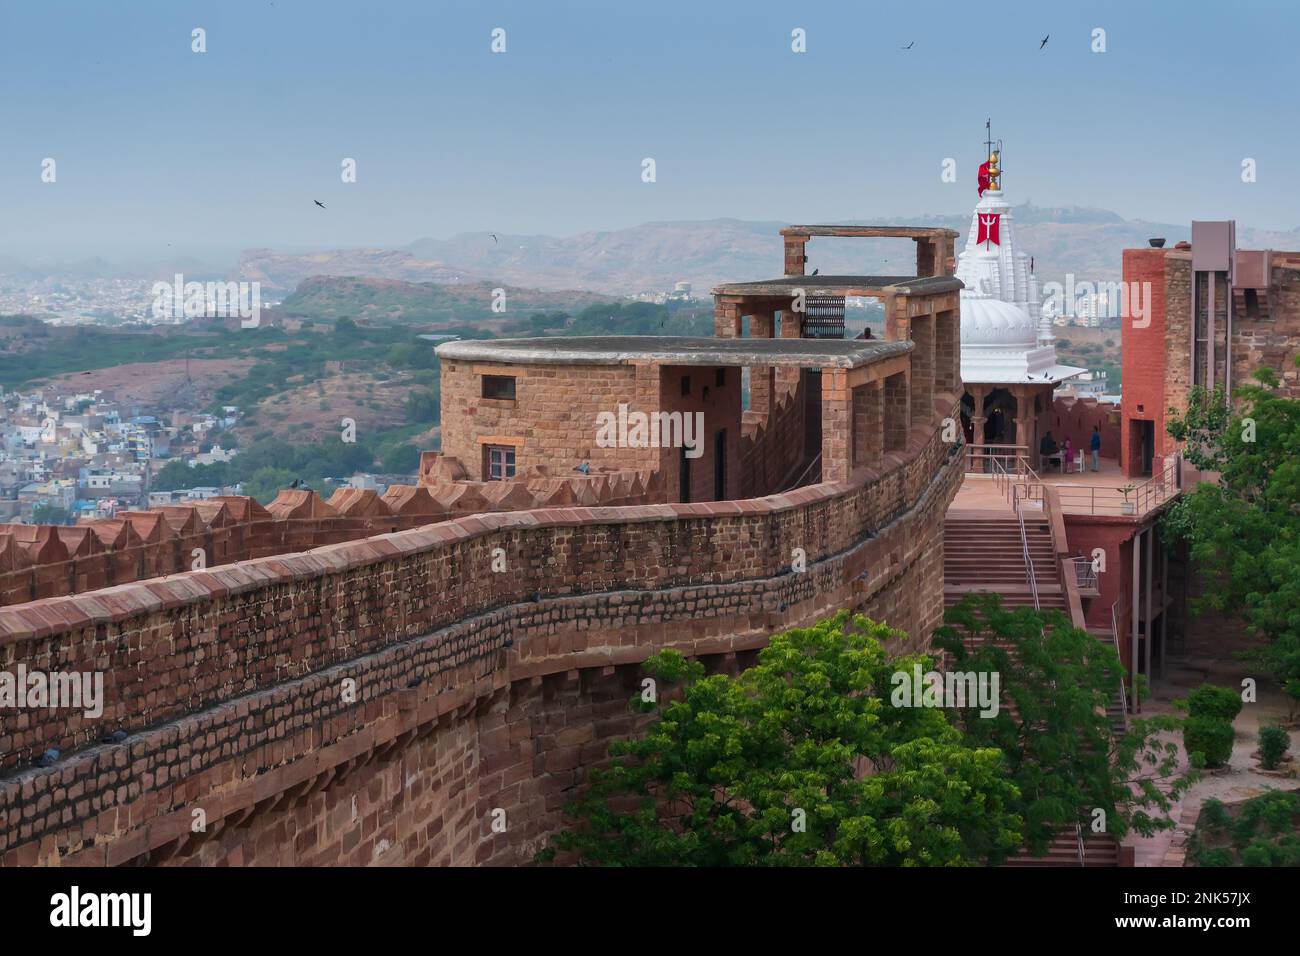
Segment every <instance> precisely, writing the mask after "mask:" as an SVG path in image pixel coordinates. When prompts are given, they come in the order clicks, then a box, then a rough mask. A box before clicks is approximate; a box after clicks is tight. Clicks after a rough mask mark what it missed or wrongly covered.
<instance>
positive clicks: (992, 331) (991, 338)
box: [961, 294, 1038, 349]
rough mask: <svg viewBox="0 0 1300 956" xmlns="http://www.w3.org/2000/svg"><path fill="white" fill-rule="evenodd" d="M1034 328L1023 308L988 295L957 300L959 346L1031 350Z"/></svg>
mask: <svg viewBox="0 0 1300 956" xmlns="http://www.w3.org/2000/svg"><path fill="white" fill-rule="evenodd" d="M1037 340H1038V329H1037V327H1036V326H1035V325H1034V321H1033V319H1031V318H1030V317H1029V314H1028V313H1027V312H1025V310H1024V309H1022V308H1020V307H1019V306H1017V305H1013V304H1012V303H1010V302H1004V301H1002V300H1001V299H994V298H992V297H989V296H972V295H965V294H963V295H962V297H961V344H962V348H967V347H969V346H972V345H974V346H980V345H991V346H995V347H997V348H1008V347H1018V348H1025V349H1032V348H1034V346H1035V345H1036V344H1037Z"/></svg>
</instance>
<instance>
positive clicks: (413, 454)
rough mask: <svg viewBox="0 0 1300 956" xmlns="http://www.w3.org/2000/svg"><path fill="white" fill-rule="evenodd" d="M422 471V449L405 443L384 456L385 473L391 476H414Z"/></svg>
mask: <svg viewBox="0 0 1300 956" xmlns="http://www.w3.org/2000/svg"><path fill="white" fill-rule="evenodd" d="M419 470H420V449H418V448H416V447H415V446H414V445H411V444H407V443H406V442H403V443H402V444H400V445H396V446H394V447H393V448H392V449H391V450H389V452H388V453H387V454H385V455H384V471H386V472H388V473H389V474H390V475H413V474H415V472H417V471H419Z"/></svg>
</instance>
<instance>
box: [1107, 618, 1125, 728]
mask: <svg viewBox="0 0 1300 956" xmlns="http://www.w3.org/2000/svg"><path fill="white" fill-rule="evenodd" d="M1110 640H1111V643H1112V644H1114V645H1115V656H1116V657H1118V658H1119V661H1120V666H1121V667H1123V664H1124V655H1123V654H1121V653H1120V652H1119V601H1116V602H1115V603H1114V604H1112V605H1111V606H1110ZM1119 700H1120V704H1121V706H1123V708H1124V716H1125V719H1127V717H1128V690H1127V689H1126V688H1125V687H1124V675H1123V674H1120V676H1119Z"/></svg>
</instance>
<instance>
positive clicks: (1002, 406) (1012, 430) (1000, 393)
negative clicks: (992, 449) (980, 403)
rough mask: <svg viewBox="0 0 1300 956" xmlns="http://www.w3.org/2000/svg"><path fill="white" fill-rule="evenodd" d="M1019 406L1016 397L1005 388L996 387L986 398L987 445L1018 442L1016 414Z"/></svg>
mask: <svg viewBox="0 0 1300 956" xmlns="http://www.w3.org/2000/svg"><path fill="white" fill-rule="evenodd" d="M1018 414H1019V406H1018V405H1017V403H1016V397H1015V396H1014V395H1012V394H1011V392H1010V391H1008V390H1007V389H1005V388H995V389H993V391H991V392H989V395H988V398H986V399H985V400H984V435H983V439H982V442H983V444H985V445H1014V444H1015V443H1016V416H1017V415H1018Z"/></svg>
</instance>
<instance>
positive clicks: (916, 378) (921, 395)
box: [904, 300, 934, 425]
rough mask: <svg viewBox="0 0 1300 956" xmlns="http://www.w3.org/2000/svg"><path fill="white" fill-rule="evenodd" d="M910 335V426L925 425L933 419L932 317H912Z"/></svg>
mask: <svg viewBox="0 0 1300 956" xmlns="http://www.w3.org/2000/svg"><path fill="white" fill-rule="evenodd" d="M904 301H906V300H904ZM911 335H912V345H913V348H912V356H911V364H912V375H911V379H910V381H911V384H912V424H914V425H925V424H928V423H929V422H930V420H931V419H932V418H933V417H934V316H933V315H917V316H913V318H912V321H911Z"/></svg>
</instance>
